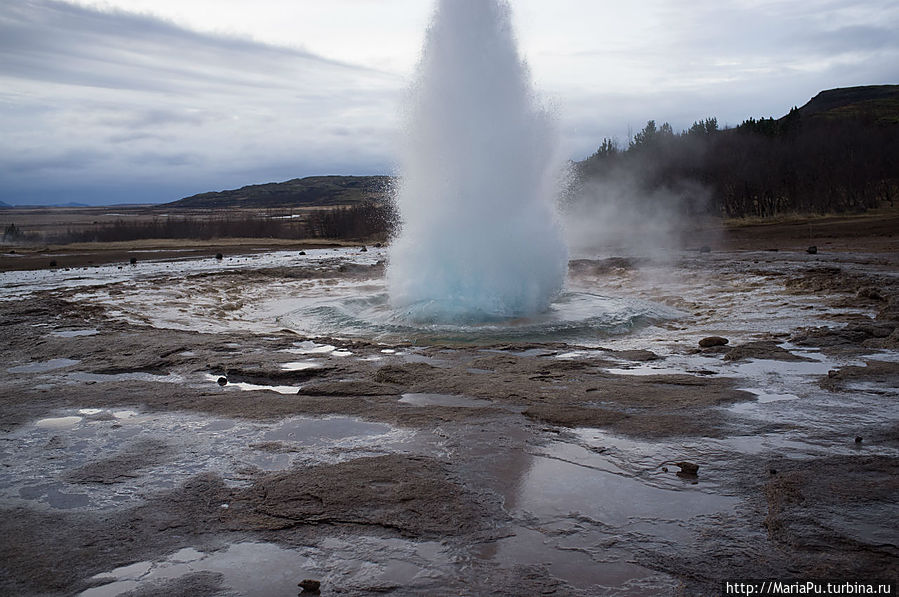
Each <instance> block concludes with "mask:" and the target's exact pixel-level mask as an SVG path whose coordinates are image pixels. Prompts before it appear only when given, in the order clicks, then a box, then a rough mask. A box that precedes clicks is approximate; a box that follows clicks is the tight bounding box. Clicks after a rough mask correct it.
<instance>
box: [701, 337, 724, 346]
mask: <svg viewBox="0 0 899 597" xmlns="http://www.w3.org/2000/svg"><path fill="white" fill-rule="evenodd" d="M727 342H728V340H727V338H722V337H721V336H709V337H708V338H703V339H702V340H700V341H699V346H701V347H702V348H711V347H712V346H724V345H725V344H727Z"/></svg>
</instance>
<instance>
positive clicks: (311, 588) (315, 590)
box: [297, 578, 322, 595]
mask: <svg viewBox="0 0 899 597" xmlns="http://www.w3.org/2000/svg"><path fill="white" fill-rule="evenodd" d="M297 586H298V587H300V588H301V589H303V591H302V593H300V594H301V595H302V594H303V593H306V594H307V595H318V594H319V593H320V590H321V586H322V583H321V582H320V581H317V580H312V579H311V578H307V579H304V580H303V581H302V582H300V583H297Z"/></svg>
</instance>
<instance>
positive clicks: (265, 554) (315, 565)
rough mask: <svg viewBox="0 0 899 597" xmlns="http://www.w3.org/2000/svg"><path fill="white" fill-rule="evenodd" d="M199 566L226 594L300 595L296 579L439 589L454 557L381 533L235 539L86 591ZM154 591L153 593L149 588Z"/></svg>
mask: <svg viewBox="0 0 899 597" xmlns="http://www.w3.org/2000/svg"><path fill="white" fill-rule="evenodd" d="M196 572H212V573H215V574H220V575H221V584H222V589H223V591H224V592H225V593H227V594H229V595H231V594H237V595H265V596H267V597H268V596H271V597H281V596H283V597H296V595H297V593H298V592H299V589H298V588H297V584H298V583H299V582H300V581H301V580H303V579H306V578H314V579H319V580H320V581H321V583H322V589H323V591H326V592H327V594H332V593H333V594H337V593H339V594H368V593H385V592H386V593H389V592H391V591H392V590H394V589H395V588H396V587H402V588H403V589H404V590H406V591H414V592H415V593H416V594H422V595H424V594H438V593H441V592H442V589H444V588H445V587H446V586H447V585H448V584H449V583H450V582H451V581H452V579H453V577H454V576H456V574H455V573H454V572H455V571H454V567H453V562H452V560H451V558H450V557H449V556H448V555H447V554H446V552H445V550H444V548H443V546H442V545H440V544H439V543H437V542H434V541H426V542H421V543H416V542H413V541H408V540H405V539H381V538H376V537H366V536H359V537H352V538H349V539H345V538H327V539H325V540H323V541H322V542H321V544H320V545H308V546H303V547H300V548H298V549H286V548H284V547H281V546H279V545H275V544H273V543H257V542H241V543H233V544H231V545H229V546H228V547H227V548H225V549H221V550H218V551H212V552H202V551H199V550H197V549H194V548H192V547H187V548H184V549H181V550H178V551H176V552H174V553H172V554H170V555H168V556H167V557H165V558H162V559H159V560H156V561H149V560H147V561H143V562H136V563H134V564H130V565H128V566H122V567H120V568H116V569H114V570H111V571H109V572H106V573H101V574H97V575H95V576H93V577H92V580H96V581H101V580H107V581H109V582H108V584H105V585H102V586H98V587H93V588H91V589H88V590H86V591H83V592H81V593H79V596H80V597H114V596H115V595H119V594H121V593H124V592H127V591H134V590H139V591H140V592H142V593H143V592H146V591H152V590H154V589H156V588H157V587H158V586H159V585H158V584H156V583H161V582H165V581H170V580H173V579H178V578H181V577H184V576H186V575H188V574H192V573H196ZM147 594H149V593H147Z"/></svg>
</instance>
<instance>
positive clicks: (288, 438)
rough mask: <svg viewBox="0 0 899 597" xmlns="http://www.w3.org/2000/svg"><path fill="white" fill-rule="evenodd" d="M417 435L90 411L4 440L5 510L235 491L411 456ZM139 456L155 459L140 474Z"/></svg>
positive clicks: (0, 451)
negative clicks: (277, 476) (320, 467)
mask: <svg viewBox="0 0 899 597" xmlns="http://www.w3.org/2000/svg"><path fill="white" fill-rule="evenodd" d="M74 413H78V414H77V415H76V414H74ZM415 435H416V434H415V432H414V431H411V430H408V429H399V428H395V427H391V426H390V425H387V424H384V423H369V422H366V421H363V420H360V419H356V418H350V417H330V418H324V419H312V418H304V417H292V418H288V419H285V420H282V421H279V422H277V423H260V422H252V421H245V420H239V419H227V418H219V417H209V416H203V415H195V414H191V413H178V412H175V413H143V412H140V411H138V410H136V409H101V408H91V407H85V408H81V409H77V410H76V409H73V410H70V411H68V412H60V413H58V415H57V416H54V417H47V418H43V419H39V420H36V421H35V422H34V423H33V424H31V425H25V426H21V427H19V428H17V429H16V430H15V431H13V432H8V433H0V462H2V463H3V466H2V467H0V501H4V502H5V503H7V504H8V505H11V506H15V505H28V506H30V507H34V506H35V505H43V507H49V508H80V509H93V510H96V509H101V510H103V509H110V508H118V507H124V506H129V505H133V504H134V503H135V501H140V500H142V499H143V497H144V496H146V495H149V494H151V493H153V492H156V491H159V490H160V489H170V488H173V487H176V486H178V485H179V484H181V483H183V482H185V481H186V480H187V479H189V478H191V477H193V476H195V475H198V474H201V473H205V472H211V473H215V474H218V475H220V476H221V477H222V479H223V481H224V482H225V484H226V485H228V486H230V487H240V486H246V485H247V484H248V483H249V482H250V480H251V478H252V471H253V470H254V469H264V470H284V469H288V468H291V467H302V466H314V465H317V464H325V463H328V464H333V463H338V462H343V461H345V460H349V459H353V458H360V457H363V456H373V455H380V454H385V453H389V452H391V451H394V450H399V449H403V446H406V445H407V444H408V442H410V441H411V440H412V439H413V438H414V437H415ZM265 442H283V444H285V445H283V446H279V445H278V444H277V443H275V444H274V445H272V446H271V447H272V448H273V449H271V450H266V449H261V448H260V447H259V446H258V445H259V444H263V443H265ZM148 446H149V448H150V449H149V450H148ZM254 446H255V447H254ZM135 451H138V452H139V453H140V454H142V455H143V454H146V458H143V457H141V459H140V461H139V462H138V463H137V464H135V460H134V458H135V457H134V453H135ZM84 467H87V468H88V469H90V470H96V471H99V472H98V473H96V475H94V477H96V476H97V475H100V476H101V477H102V479H103V480H102V481H93V480H87V481H85V480H83V478H82V477H80V476H79V471H81V470H83V469H84ZM247 471H250V472H249V473H248V472H247ZM248 474H249V475H250V476H248ZM73 475H74V476H73ZM90 478H91V477H90V476H89V477H88V479H90ZM39 507H40V506H39Z"/></svg>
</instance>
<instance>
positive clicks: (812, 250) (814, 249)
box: [805, 245, 818, 255]
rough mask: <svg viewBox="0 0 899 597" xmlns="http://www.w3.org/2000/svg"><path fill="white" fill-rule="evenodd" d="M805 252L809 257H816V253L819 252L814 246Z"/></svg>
mask: <svg viewBox="0 0 899 597" xmlns="http://www.w3.org/2000/svg"><path fill="white" fill-rule="evenodd" d="M805 252H806V253H808V254H809V255H814V254H815V253H817V252H818V247H816V246H815V245H812V246H810V247H809V248H808V249H806V250H805Z"/></svg>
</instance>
